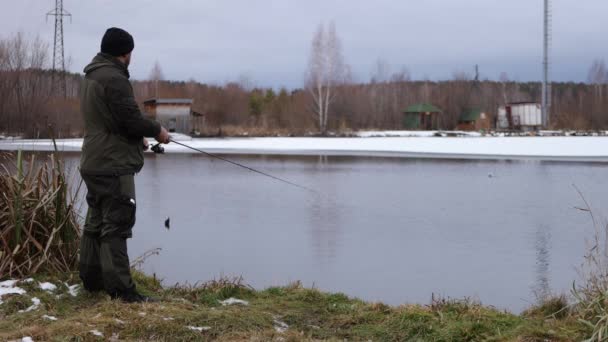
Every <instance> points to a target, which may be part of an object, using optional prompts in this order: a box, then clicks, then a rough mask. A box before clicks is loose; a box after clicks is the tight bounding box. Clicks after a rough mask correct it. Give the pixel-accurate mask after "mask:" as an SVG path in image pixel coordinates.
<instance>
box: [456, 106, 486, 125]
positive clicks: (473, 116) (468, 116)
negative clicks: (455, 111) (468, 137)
mask: <svg viewBox="0 0 608 342" xmlns="http://www.w3.org/2000/svg"><path fill="white" fill-rule="evenodd" d="M481 113H482V112H481V109H469V110H466V111H464V112H462V114H460V118H459V119H458V121H459V122H472V121H477V120H478V119H479V117H480V116H481Z"/></svg>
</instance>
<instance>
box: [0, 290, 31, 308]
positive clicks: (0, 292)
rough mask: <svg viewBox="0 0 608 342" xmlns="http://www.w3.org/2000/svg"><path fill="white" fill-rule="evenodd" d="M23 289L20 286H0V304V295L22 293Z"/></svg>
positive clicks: (0, 302)
mask: <svg viewBox="0 0 608 342" xmlns="http://www.w3.org/2000/svg"><path fill="white" fill-rule="evenodd" d="M24 293H25V290H24V289H22V288H20V287H0V304H2V296H4V295H7V294H17V295H22V294H24Z"/></svg>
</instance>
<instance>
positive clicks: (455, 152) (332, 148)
mask: <svg viewBox="0 0 608 342" xmlns="http://www.w3.org/2000/svg"><path fill="white" fill-rule="evenodd" d="M184 143H186V144H188V145H190V146H192V147H196V148H198V149H202V150H204V151H206V152H210V153H223V154H283V155H319V154H323V155H344V156H385V157H417V158H443V159H445V158H457V159H540V160H562V161H603V162H606V161H608V137H603V136H597V137H596V136H591V137H588V136H587V137H573V136H568V137H566V136H559V137H553V136H548V137H491V136H490V137H488V136H486V137H473V136H467V137H377V138H373V137H370V138H317V137H314V138H313V137H310V138H225V139H223V138H207V139H192V140H190V141H187V142H184ZM81 145H82V139H65V140H59V141H58V147H59V149H60V150H63V151H80V149H81ZM16 149H24V150H40V151H51V150H53V145H52V142H51V141H49V140H15V141H0V150H16ZM165 151H166V152H167V153H196V152H194V151H192V150H189V149H188V148H186V147H183V146H179V145H177V144H174V143H173V144H168V145H165ZM150 153H151V152H150Z"/></svg>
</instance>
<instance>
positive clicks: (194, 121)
mask: <svg viewBox="0 0 608 342" xmlns="http://www.w3.org/2000/svg"><path fill="white" fill-rule="evenodd" d="M192 102H193V101H192V99H163V98H152V99H149V100H146V101H144V112H145V113H146V115H147V116H149V117H151V118H154V119H155V120H156V121H158V122H160V123H161V125H163V126H165V127H166V128H167V130H169V132H178V133H184V134H190V133H191V132H192V131H193V129H194V128H197V129H202V127H199V126H201V125H202V123H201V121H202V122H203V123H204V118H202V119H201V118H200V116H201V115H200V114H198V113H195V112H193V111H192ZM195 126H197V127H195Z"/></svg>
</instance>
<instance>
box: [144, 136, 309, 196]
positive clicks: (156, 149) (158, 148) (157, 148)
mask: <svg viewBox="0 0 608 342" xmlns="http://www.w3.org/2000/svg"><path fill="white" fill-rule="evenodd" d="M169 141H170V142H172V143H174V144H177V145H180V146H183V147H186V148H189V149H191V150H193V151H197V152H200V153H202V154H205V155H207V156H209V157H211V158H216V159H219V160H223V161H225V162H227V163H230V164H232V165H236V166H238V167H241V168H244V169H246V170H249V171H251V172H255V173H258V174H260V175H263V176H266V177H270V178H272V179H274V180H277V181H279V182H283V183H285V184H289V185H291V186H295V187H298V188H300V189H303V190H306V191H310V192H312V193H315V194H318V192H317V191H315V190H313V189H310V188H307V187H305V186H303V185H300V184H296V183H294V182H290V181H288V180H286V179H283V178H279V177H276V176H273V175H271V174H268V173H266V172H263V171H260V170H256V169H254V168H252V167H249V166H246V165H243V164H240V163H237V162H235V161H232V160H230V159H227V158H224V157H221V156H219V155H217V154H214V153H209V152H206V151H203V150H201V149H198V148H196V147H192V146H189V145H186V144H183V143H181V142H178V141H175V140H173V139H169ZM152 151H154V152H155V153H163V152H164V151H165V150H164V149H163V147H162V146H160V143H158V144H156V145H154V146H152Z"/></svg>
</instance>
